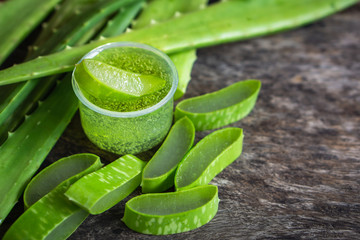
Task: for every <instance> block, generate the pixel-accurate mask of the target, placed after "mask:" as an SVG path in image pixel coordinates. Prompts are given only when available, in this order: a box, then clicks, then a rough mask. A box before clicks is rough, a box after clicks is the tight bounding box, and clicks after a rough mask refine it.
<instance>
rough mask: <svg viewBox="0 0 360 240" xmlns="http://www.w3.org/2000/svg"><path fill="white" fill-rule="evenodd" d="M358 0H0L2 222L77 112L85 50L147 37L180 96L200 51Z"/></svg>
mask: <svg viewBox="0 0 360 240" xmlns="http://www.w3.org/2000/svg"><path fill="white" fill-rule="evenodd" d="M184 2H186V3H184ZM356 2H358V0H316V1H313V0H291V1H288V0H252V1H244V0H227V1H211V2H208V1H204V0H195V1H191V3H189V2H188V1H182V0H175V1H166V0H149V1H145V0H33V1H29V0H6V1H1V2H0V36H1V42H0V196H1V197H0V224H2V223H3V222H4V220H5V219H6V217H7V216H8V215H9V213H10V211H11V209H12V208H13V207H14V205H15V204H16V203H17V202H18V201H19V198H20V197H21V195H22V194H23V191H24V189H25V187H26V185H27V183H28V182H29V181H30V180H31V178H32V177H33V176H34V174H35V173H36V172H37V170H38V169H39V168H40V166H41V164H42V163H43V162H44V160H45V159H46V157H47V155H48V153H49V152H50V151H51V149H52V147H53V146H54V145H55V143H56V142H57V140H58V139H59V138H60V136H61V134H62V133H63V131H64V130H65V128H66V126H67V125H68V124H69V122H70V121H71V119H72V118H73V116H74V114H75V112H76V111H77V107H78V102H77V99H76V97H75V96H74V94H73V91H72V89H71V84H70V80H71V75H70V74H69V72H71V70H72V69H73V68H74V64H75V63H76V62H77V61H78V60H79V59H80V58H81V57H82V56H83V55H84V54H85V53H87V52H88V51H90V50H92V49H93V48H95V47H97V46H100V45H103V44H106V43H109V42H117V41H134V42H141V43H145V44H149V45H151V46H154V47H156V48H158V49H160V50H162V51H164V52H165V53H167V54H168V55H169V56H170V57H171V59H172V60H173V61H174V63H175V65H176V67H177V69H178V73H179V79H180V83H179V88H178V90H177V92H176V95H175V98H176V99H179V98H181V97H182V96H183V94H184V93H185V91H186V87H187V83H188V81H189V80H190V73H191V69H192V66H193V63H194V61H195V59H196V49H197V48H202V47H207V46H212V45H216V44H223V43H226V42H232V41H239V40H243V39H249V38H253V37H258V36H263V35H267V34H273V33H276V32H279V31H284V30H288V29H292V28H295V27H299V26H302V25H304V24H307V23H310V22H313V21H315V20H318V19H321V18H324V17H326V16H328V15H331V14H333V13H335V12H337V11H340V10H342V9H345V8H347V7H349V6H351V5H352V4H355V3H356ZM218 95H221V94H218ZM192 101H195V102H196V100H192ZM190 104H193V103H191V101H190ZM184 105H186V104H182V106H184ZM177 112H178V113H177V117H178V118H180V117H182V116H183V115H185V116H187V117H189V118H190V119H191V117H192V116H194V119H191V120H192V121H195V122H194V125H197V123H196V121H198V120H196V119H200V120H202V121H203V119H206V116H205V117H203V116H201V114H195V115H194V114H193V113H187V111H186V109H185V108H184V109H177ZM214 119H215V117H214ZM235 120H237V118H235V119H234V120H232V121H235ZM221 122H223V124H229V121H226V120H223V119H222V120H221ZM217 123H218V121H217V122H216V123H214V124H210V125H206V127H204V126H205V125H204V124H198V126H199V128H198V129H197V130H203V129H213V128H217V127H221V124H220V125H219V124H217ZM200 126H201V127H200Z"/></svg>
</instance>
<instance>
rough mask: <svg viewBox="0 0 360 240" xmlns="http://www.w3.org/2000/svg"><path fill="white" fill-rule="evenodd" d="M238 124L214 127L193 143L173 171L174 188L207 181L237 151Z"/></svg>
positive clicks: (239, 139) (240, 137)
mask: <svg viewBox="0 0 360 240" xmlns="http://www.w3.org/2000/svg"><path fill="white" fill-rule="evenodd" d="M242 143H243V131H242V129H241V128H224V129H221V130H217V131H215V132H213V133H211V134H209V135H208V136H206V137H205V138H203V139H202V140H201V141H200V142H198V143H197V144H196V145H195V147H193V148H192V149H191V150H190V151H189V152H188V154H186V156H185V157H184V159H183V160H182V161H181V162H180V164H179V166H178V168H177V170H176V173H175V188H176V190H177V191H179V190H183V189H189V188H192V187H195V186H199V185H205V184H208V183H209V182H210V181H211V180H212V179H213V178H214V177H215V176H216V175H217V174H218V173H220V172H221V171H222V170H223V169H224V168H226V167H227V166H228V165H229V164H231V163H232V162H233V161H235V160H236V159H237V158H238V157H239V156H240V154H241V151H242Z"/></svg>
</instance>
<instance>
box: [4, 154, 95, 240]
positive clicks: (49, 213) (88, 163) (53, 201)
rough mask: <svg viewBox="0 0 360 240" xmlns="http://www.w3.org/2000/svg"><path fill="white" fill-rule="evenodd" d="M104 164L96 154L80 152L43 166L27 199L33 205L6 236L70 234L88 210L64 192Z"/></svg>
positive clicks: (14, 238) (58, 236)
mask: <svg viewBox="0 0 360 240" xmlns="http://www.w3.org/2000/svg"><path fill="white" fill-rule="evenodd" d="M101 166H102V164H101V162H100V158H99V157H98V156H96V155H93V154H76V155H72V156H70V157H66V158H62V159H60V160H58V161H57V162H55V163H53V164H52V165H50V166H49V167H47V168H45V169H43V170H42V171H41V172H40V173H39V174H38V175H37V176H36V177H35V178H34V180H33V181H31V182H30V185H29V186H28V191H27V193H26V197H25V200H26V204H27V205H29V208H28V209H27V210H26V211H25V212H24V213H23V214H22V215H21V216H20V217H19V218H18V219H17V220H16V221H15V222H14V223H13V224H12V225H11V227H10V228H9V230H8V231H7V232H6V233H5V235H4V238H3V239H4V240H7V239H9V240H17V239H19V240H22V239H30V240H32V239H33V240H40V239H49V240H50V239H51V240H56V239H59V240H60V239H65V238H67V237H68V236H70V235H71V233H73V232H74V231H75V230H76V228H77V227H78V226H79V225H80V224H81V223H82V222H83V221H84V220H85V218H86V217H87V216H88V212H86V211H84V210H82V209H81V208H79V207H78V206H76V205H75V204H73V203H71V202H70V201H69V200H67V199H66V198H65V196H64V192H65V191H66V190H67V189H68V188H69V186H70V185H71V184H72V183H74V182H75V181H76V180H77V179H79V178H81V177H82V176H84V175H86V174H88V173H90V172H93V171H96V170H97V169H99V168H100V167H101ZM30 205H31V206H30Z"/></svg>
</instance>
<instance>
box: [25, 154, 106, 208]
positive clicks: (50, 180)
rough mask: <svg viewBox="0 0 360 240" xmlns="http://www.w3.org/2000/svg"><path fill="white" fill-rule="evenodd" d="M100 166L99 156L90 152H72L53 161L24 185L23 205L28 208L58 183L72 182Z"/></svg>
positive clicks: (68, 183)
mask: <svg viewBox="0 0 360 240" xmlns="http://www.w3.org/2000/svg"><path fill="white" fill-rule="evenodd" d="M101 167H102V163H101V161H100V158H99V157H98V156H96V155H94V154H90V153H79V154H74V155H71V156H69V157H64V158H62V159H60V160H58V161H56V162H54V163H53V164H51V165H50V166H48V167H46V168H45V169H43V170H42V171H41V172H40V173H38V174H37V175H36V176H35V177H33V178H32V179H31V181H30V182H29V184H28V185H27V186H26V188H25V191H24V196H23V199H24V205H25V207H26V208H29V207H30V206H31V205H33V204H34V203H35V202H37V201H38V200H39V199H41V198H42V197H44V196H45V195H46V194H48V193H49V192H51V191H52V190H53V189H54V188H55V187H57V186H58V185H59V184H62V185H67V186H68V185H70V184H73V183H74V182H76V181H77V180H78V179H80V178H81V177H82V176H84V175H86V174H89V173H91V172H93V171H96V170H98V169H99V168H101Z"/></svg>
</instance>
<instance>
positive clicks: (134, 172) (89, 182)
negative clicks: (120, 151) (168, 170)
mask: <svg viewBox="0 0 360 240" xmlns="http://www.w3.org/2000/svg"><path fill="white" fill-rule="evenodd" d="M145 164H146V163H145V162H144V161H142V160H140V159H139V158H137V157H135V156H133V155H130V154H128V155H125V156H122V157H121V158H119V159H117V160H116V161H114V162H112V163H110V164H108V165H106V166H105V167H103V168H102V169H100V170H98V171H96V172H93V173H90V174H89V175H86V176H84V177H83V178H81V179H80V180H78V181H77V182H76V183H74V184H73V185H72V186H71V187H70V188H69V189H68V190H67V191H66V192H65V196H66V197H67V198H68V199H69V200H71V201H72V202H74V203H76V204H77V205H79V206H80V207H82V208H84V209H85V210H87V211H88V212H89V213H91V214H100V213H102V212H104V211H106V210H108V209H109V208H111V207H113V206H114V205H115V204H117V203H118V202H120V201H121V200H122V199H124V198H125V197H127V196H128V195H129V194H130V193H132V192H133V191H134V190H135V189H136V188H137V187H138V186H139V185H140V182H141V172H142V170H143V168H144V166H145Z"/></svg>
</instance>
